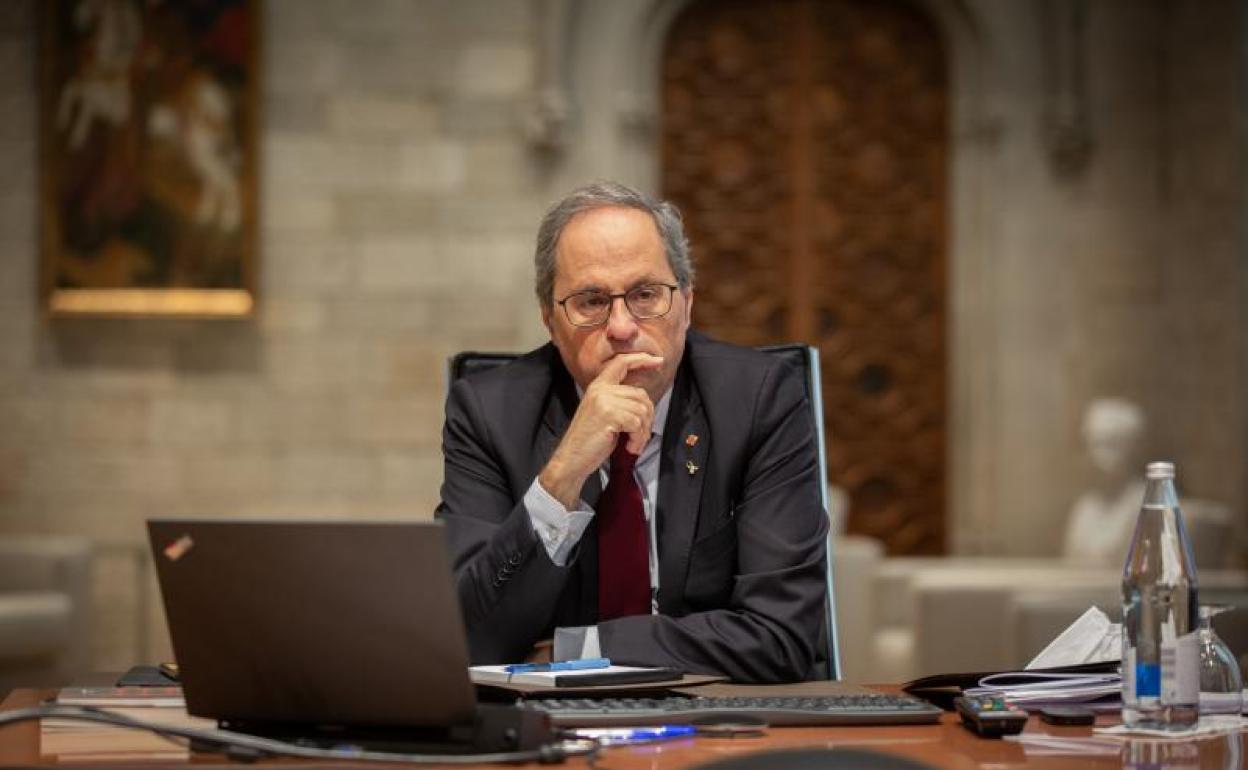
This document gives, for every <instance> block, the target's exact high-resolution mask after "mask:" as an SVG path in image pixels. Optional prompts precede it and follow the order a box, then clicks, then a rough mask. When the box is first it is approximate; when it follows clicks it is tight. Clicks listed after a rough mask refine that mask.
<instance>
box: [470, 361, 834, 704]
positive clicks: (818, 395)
mask: <svg viewBox="0 0 1248 770" xmlns="http://www.w3.org/2000/svg"><path fill="white" fill-rule="evenodd" d="M757 349H758V350H759V351H761V352H763V353H770V354H771V355H775V356H780V357H781V358H783V359H785V360H786V361H788V362H789V363H790V364H791V365H792V366H793V368H795V369H797V370H798V371H799V372H801V373H802V384H803V385H804V386H805V388H806V398H807V400H808V402H809V403H810V408H811V412H812V419H813V420H814V422H815V442H816V444H817V445H818V448H819V480H820V484H819V499H820V501H821V502H822V503H823V510H824V513H825V514H826V513H827V510H828V485H827V478H828V455H827V451H826V448H825V444H824V441H825V439H824V430H823V385H822V380H821V379H820V376H819V351H818V350H817V349H816V348H814V347H812V346H811V345H803V344H800V343H788V344H784V345H764V346H761V347H759V348H757ZM517 355H518V354H516V353H482V352H476V351H464V352H461V353H456V354H455V355H453V356H451V358H450V360H448V361H447V372H446V374H447V379H446V383H447V389H448V390H449V389H450V385H451V383H453V382H455V381H456V380H458V379H459V378H460V377H463V376H466V375H469V374H472V373H473V372H480V371H485V370H486V369H493V368H494V367H496V366H501V365H502V364H505V363H507V362H508V361H511V360H513V359H515V358H516V357H517ZM832 541H833V533H832V531H831V530H829V531H828V548H827V550H828V558H827V562H828V569H827V577H826V580H827V586H828V590H827V592H826V593H827V600H826V604H825V607H824V613H825V615H826V616H827V647H828V649H827V654H828V670H827V678H828V679H832V680H836V679H840V672H841V654H840V644H839V642H838V638H837V631H836V594H835V593H834V591H833V584H832V558H833V548H832Z"/></svg>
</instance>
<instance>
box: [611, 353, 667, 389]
mask: <svg viewBox="0 0 1248 770" xmlns="http://www.w3.org/2000/svg"><path fill="white" fill-rule="evenodd" d="M662 365H663V359H662V358H660V357H659V356H655V355H651V354H650V353H620V354H619V355H617V356H616V357H615V358H612V359H611V360H610V361H608V362H607V365H606V366H604V367H603V368H602V371H601V372H599V373H598V378H597V379H598V380H600V381H602V382H609V383H611V384H612V385H619V384H620V383H621V382H623V381H624V378H625V377H627V376H628V373H629V372H631V371H633V370H634V369H657V368H659V367H660V366H662Z"/></svg>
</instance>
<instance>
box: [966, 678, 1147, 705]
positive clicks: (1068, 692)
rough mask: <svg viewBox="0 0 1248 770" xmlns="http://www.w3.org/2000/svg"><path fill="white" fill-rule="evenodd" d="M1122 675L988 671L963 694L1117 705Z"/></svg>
mask: <svg viewBox="0 0 1248 770" xmlns="http://www.w3.org/2000/svg"><path fill="white" fill-rule="evenodd" d="M1121 693H1122V677H1121V676H1120V675H1118V674H1062V673H1040V672H1038V671H1016V672H1010V673H1004V674H991V675H989V676H985V677H983V678H982V679H980V680H979V683H978V686H977V687H968V688H967V690H966V694H967V695H992V696H999V697H1002V698H1005V699H1006V700H1009V701H1011V702H1012V703H1017V704H1019V705H1020V706H1024V707H1034V708H1039V707H1041V706H1045V705H1051V704H1061V703H1079V704H1082V705H1085V706H1088V707H1090V708H1102V707H1104V708H1106V709H1117V708H1119V707H1120V705H1121V703H1120V696H1121Z"/></svg>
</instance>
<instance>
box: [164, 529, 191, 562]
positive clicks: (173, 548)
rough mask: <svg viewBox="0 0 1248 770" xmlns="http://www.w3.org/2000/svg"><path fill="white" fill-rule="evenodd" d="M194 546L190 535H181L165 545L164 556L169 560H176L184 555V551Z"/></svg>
mask: <svg viewBox="0 0 1248 770" xmlns="http://www.w3.org/2000/svg"><path fill="white" fill-rule="evenodd" d="M194 546H195V541H194V540H192V539H191V536H190V535H183V536H182V537H180V538H178V539H177V540H174V541H173V542H172V543H170V544H169V545H167V546H165V558H166V559H168V560H169V561H177V560H178V559H181V558H182V557H183V556H185V555H186V552H187V551H189V550H191V548H193V547H194Z"/></svg>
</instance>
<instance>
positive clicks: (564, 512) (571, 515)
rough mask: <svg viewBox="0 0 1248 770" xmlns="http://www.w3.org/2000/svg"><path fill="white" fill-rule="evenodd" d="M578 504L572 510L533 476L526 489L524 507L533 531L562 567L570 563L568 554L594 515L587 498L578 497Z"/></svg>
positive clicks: (547, 553) (579, 539) (548, 554)
mask: <svg viewBox="0 0 1248 770" xmlns="http://www.w3.org/2000/svg"><path fill="white" fill-rule="evenodd" d="M576 504H577V507H576V508H575V509H573V510H568V509H567V508H564V507H563V503H561V502H559V501H558V500H556V499H555V498H554V497H551V494H550V493H549V492H547V491H546V490H545V488H543V487H542V485H541V483H540V482H538V480H537V479H533V483H532V484H530V485H529V490H528V491H527V492H525V493H524V509H525V510H526V511H528V512H529V521H530V522H532V524H533V531H534V532H535V533H536V534H537V539H538V540H541V541H542V546H543V547H544V548H545V549H546V555H547V556H549V557H550V560H551V561H552V562H554V563H555V564H556V565H558V566H560V567H563V566H566V565H567V563H568V555H569V554H570V553H572V549H573V548H575V547H576V546H577V544H578V543H580V542H581V535H583V534H585V528H586V527H588V526H589V522H590V521H592V520H593V518H594V509H592V508H590V507H589V506H588V505H586V504H585V501H584V500H577V501H576Z"/></svg>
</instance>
